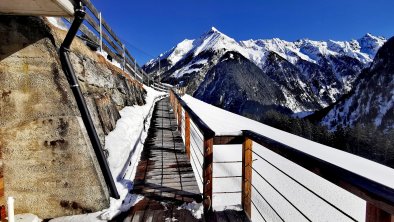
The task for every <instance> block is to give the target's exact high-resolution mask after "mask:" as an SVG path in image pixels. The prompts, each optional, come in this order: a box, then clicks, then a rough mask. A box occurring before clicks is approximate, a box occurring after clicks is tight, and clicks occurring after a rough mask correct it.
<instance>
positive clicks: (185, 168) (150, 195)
mask: <svg viewBox="0 0 394 222" xmlns="http://www.w3.org/2000/svg"><path fill="white" fill-rule="evenodd" d="M132 192H133V193H135V194H140V195H143V196H144V199H143V200H142V201H140V202H139V203H138V204H136V205H135V206H134V207H133V208H132V209H131V210H130V212H128V213H127V214H123V215H121V216H120V217H118V218H116V219H115V220H114V221H122V222H123V221H124V222H140V221H205V219H204V218H203V219H200V220H198V219H196V218H195V217H194V216H193V215H192V213H191V212H190V211H188V210H185V209H181V208H179V207H180V206H181V205H182V204H184V203H190V202H193V201H196V202H201V199H202V198H201V194H200V191H199V189H198V186H197V181H196V178H195V176H194V173H193V169H192V167H191V165H190V161H189V159H188V157H187V155H186V153H185V147H184V144H183V141H182V137H181V134H180V133H179V131H177V123H176V119H175V116H174V113H173V111H172V109H171V106H170V103H169V99H168V98H165V99H163V100H161V101H159V102H157V103H156V106H155V109H154V112H153V117H152V120H151V126H150V128H149V131H148V137H147V139H146V141H145V144H144V149H143V151H142V155H141V159H140V162H139V164H138V167H137V173H136V177H135V179H134V190H133V191H132ZM206 220H207V221H247V220H246V218H245V216H244V214H243V213H241V212H237V211H224V212H215V213H214V214H212V215H211V216H210V217H209V218H208V217H206Z"/></svg>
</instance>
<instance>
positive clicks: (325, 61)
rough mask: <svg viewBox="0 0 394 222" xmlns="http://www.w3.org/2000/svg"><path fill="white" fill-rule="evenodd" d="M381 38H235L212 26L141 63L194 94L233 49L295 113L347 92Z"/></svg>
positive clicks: (368, 62) (332, 99) (145, 67)
mask: <svg viewBox="0 0 394 222" xmlns="http://www.w3.org/2000/svg"><path fill="white" fill-rule="evenodd" d="M385 41H386V40H385V39H384V38H383V37H378V36H373V35H371V34H369V33H367V34H366V35H364V36H363V37H362V38H360V39H358V40H351V41H334V40H329V41H326V42H325V41H315V40H309V39H300V40H297V41H294V42H289V41H285V40H281V39H278V38H274V39H268V40H267V39H265V40H264V39H258V40H246V41H236V40H235V39H233V38H231V37H229V36H227V35H225V34H223V33H222V32H220V31H219V30H217V29H216V28H214V27H212V28H211V29H210V30H209V31H207V32H205V33H204V34H203V35H201V36H200V37H199V38H196V39H185V40H184V41H182V42H180V43H179V44H177V46H175V47H173V48H172V49H170V50H169V51H167V52H166V53H164V54H163V55H162V56H160V57H158V58H156V59H153V60H151V61H149V62H148V63H147V64H145V65H144V66H143V69H144V70H145V71H146V72H147V73H151V74H153V75H156V76H157V74H160V76H157V77H156V78H160V81H163V82H167V83H171V84H174V85H179V86H181V87H186V91H187V92H188V93H189V94H194V93H195V92H196V91H198V89H199V86H200V84H201V83H202V82H203V81H204V79H205V77H206V75H207V73H208V72H209V71H210V70H211V69H214V68H215V66H216V65H217V64H218V62H219V61H220V58H221V57H222V56H223V55H224V54H225V53H227V52H234V53H238V54H240V55H242V56H243V57H245V58H246V59H248V60H249V61H251V62H252V63H254V64H255V65H256V66H257V67H259V68H260V69H261V70H262V71H263V72H264V73H265V74H267V75H268V76H270V78H271V79H272V80H274V81H275V82H276V83H277V84H278V87H279V88H280V89H281V90H282V92H283V94H284V95H285V98H286V101H284V102H283V103H282V104H278V105H285V106H286V107H287V108H289V109H291V110H292V112H293V113H298V112H305V111H315V110H318V109H321V108H324V107H327V106H328V105H330V104H332V103H334V102H336V101H337V99H339V98H340V97H341V96H342V95H344V94H346V93H348V92H349V91H350V90H351V89H352V85H353V83H354V81H355V79H356V78H357V77H358V75H359V73H361V70H362V69H364V68H366V67H368V66H369V64H370V63H371V62H372V60H373V57H374V56H375V53H376V51H377V49H378V48H379V47H380V46H381V45H382V44H383V43H384V42H385ZM159 60H160V67H161V70H160V71H158V67H159V64H158V63H159ZM249 65H250V64H249ZM239 74H240V75H242V72H240V73H239ZM200 94H201V93H200ZM262 99H263V98H262ZM286 104H287V105H286Z"/></svg>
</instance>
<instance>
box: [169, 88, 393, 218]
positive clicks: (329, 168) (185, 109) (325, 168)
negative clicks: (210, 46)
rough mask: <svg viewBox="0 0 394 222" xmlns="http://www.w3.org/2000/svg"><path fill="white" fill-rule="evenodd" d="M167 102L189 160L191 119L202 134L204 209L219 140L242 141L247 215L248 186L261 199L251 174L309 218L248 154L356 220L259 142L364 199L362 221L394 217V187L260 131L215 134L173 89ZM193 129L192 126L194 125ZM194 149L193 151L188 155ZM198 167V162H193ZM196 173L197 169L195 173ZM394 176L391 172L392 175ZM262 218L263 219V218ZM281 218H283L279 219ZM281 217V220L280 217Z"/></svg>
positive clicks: (248, 210)
mask: <svg viewBox="0 0 394 222" xmlns="http://www.w3.org/2000/svg"><path fill="white" fill-rule="evenodd" d="M169 94H170V102H171V104H172V106H173V109H174V113H175V115H176V118H177V121H178V129H179V130H181V131H182V132H181V133H182V134H183V135H184V143H185V149H186V153H187V155H188V157H189V159H190V161H191V162H192V161H193V162H197V161H195V160H193V159H192V158H190V157H191V156H192V157H193V156H195V155H197V154H198V151H191V146H190V140H191V139H190V135H191V122H193V125H195V126H196V127H197V128H198V131H200V132H201V135H202V137H203V138H202V140H203V143H202V146H203V147H202V148H203V152H202V153H201V154H202V155H203V163H202V179H201V180H202V181H201V182H202V185H203V189H202V192H203V198H204V203H203V204H204V212H206V213H208V212H210V211H211V210H212V184H213V183H214V181H213V177H212V175H213V172H212V169H213V145H223V144H242V182H241V186H242V191H241V196H242V197H241V203H242V207H243V210H244V211H245V213H246V214H247V215H248V216H249V218H251V213H252V205H253V204H254V203H253V201H252V198H251V193H252V189H254V190H255V192H256V193H257V196H260V197H261V198H262V199H263V200H264V201H266V200H265V198H264V196H263V195H262V194H261V193H260V191H259V190H258V189H257V188H256V184H254V183H253V179H252V174H253V173H254V175H256V176H257V177H260V178H261V179H262V180H265V181H266V182H267V184H269V185H270V186H271V187H272V189H273V190H275V191H276V192H278V193H279V195H280V196H282V198H283V199H284V200H286V201H287V202H288V203H289V205H291V206H292V207H293V208H294V209H295V210H297V211H298V212H299V213H300V214H301V215H302V216H303V217H304V218H305V220H308V221H312V220H311V218H308V216H307V215H306V214H305V213H304V212H302V211H301V210H300V209H299V208H298V207H297V206H296V205H295V204H294V203H292V202H291V201H290V200H289V199H288V198H286V196H284V195H283V194H281V193H280V191H279V190H277V189H276V188H275V187H274V186H273V185H272V184H271V183H270V182H269V181H268V180H267V179H266V178H264V177H263V176H262V174H261V173H260V171H259V169H256V168H254V167H253V160H252V155H255V156H256V157H257V158H259V159H261V160H262V161H265V162H266V163H267V164H269V165H270V166H272V167H274V168H276V169H277V170H278V171H279V172H280V173H281V174H283V175H284V176H286V177H288V178H289V179H290V180H292V181H293V182H295V183H296V184H298V185H299V186H301V187H302V188H303V189H305V190H306V191H307V192H310V193H311V194H312V195H314V196H316V198H318V199H320V200H321V201H323V202H324V203H325V204H327V205H328V206H330V207H332V208H333V209H335V210H336V211H338V212H339V213H340V214H342V215H343V216H344V217H346V218H348V220H352V221H357V219H355V218H353V217H352V216H351V215H350V214H349V213H348V212H344V211H343V210H341V208H339V207H338V206H336V205H335V204H333V203H330V201H328V200H326V199H325V198H324V197H322V196H320V195H319V194H318V193H316V192H314V191H313V190H311V189H310V188H308V187H307V186H305V185H304V184H302V183H301V182H300V181H298V180H297V179H296V178H293V177H292V176H290V175H289V174H287V173H286V172H284V171H283V170H281V169H280V168H278V167H277V166H275V165H274V164H272V163H271V162H270V160H267V159H266V158H264V157H262V156H261V155H259V153H257V152H256V150H255V149H256V148H254V144H260V145H261V146H259V148H261V147H263V148H265V149H268V150H270V151H272V152H274V153H276V154H278V155H280V156H282V157H284V158H286V159H287V160H289V161H291V162H293V163H295V164H297V165H299V166H301V167H303V168H304V169H306V170H308V171H310V172H312V173H314V174H316V175H318V176H319V177H321V178H324V179H325V180H328V181H330V182H331V183H333V184H335V185H337V186H338V187H340V188H342V189H344V190H347V191H348V192H350V193H352V194H354V195H355V196H358V197H360V198H361V199H363V200H365V201H366V202H367V207H366V221H384V222H393V221H394V216H393V215H394V190H393V188H391V187H387V186H385V185H382V184H380V183H377V182H375V181H372V180H370V179H368V178H365V177H362V176H360V175H358V174H356V173H354V172H351V171H349V170H347V169H344V168H341V167H338V166H336V165H334V164H332V163H329V162H326V161H324V160H321V159H318V158H316V157H314V156H312V155H309V154H307V153H304V152H301V151H299V150H297V149H295V148H292V147H290V146H288V145H285V144H282V143H280V142H278V141H275V140H273V139H271V138H268V137H266V136H264V135H260V134H258V133H256V132H253V131H250V130H244V131H242V134H241V135H237V136H234V135H228V136H226V135H220V136H216V135H215V132H214V131H213V130H212V129H211V128H210V127H209V126H208V125H207V124H206V123H204V121H203V120H202V119H201V118H200V117H199V116H198V115H197V114H196V113H195V112H194V111H193V110H192V109H191V108H190V107H189V106H188V105H187V104H186V103H185V102H184V101H183V100H182V99H181V98H180V96H179V95H178V94H176V93H175V92H174V91H173V90H171V91H170V92H169ZM194 130H196V129H194ZM193 152H194V155H192V154H193ZM195 167H197V168H198V164H196V166H195ZM197 174H198V173H197ZM393 179H394V175H393ZM268 206H270V207H271V208H272V210H273V211H274V212H275V213H276V214H277V216H278V218H280V219H282V217H281V215H279V214H278V213H277V211H275V209H274V208H273V207H272V206H271V205H270V204H269V203H268ZM256 209H257V213H259V214H260V216H261V217H262V218H263V219H264V215H263V214H262V213H261V212H260V211H259V209H258V208H257V207H256ZM264 220H265V219H264ZM282 220H283V219H282ZM283 221H284V220H283Z"/></svg>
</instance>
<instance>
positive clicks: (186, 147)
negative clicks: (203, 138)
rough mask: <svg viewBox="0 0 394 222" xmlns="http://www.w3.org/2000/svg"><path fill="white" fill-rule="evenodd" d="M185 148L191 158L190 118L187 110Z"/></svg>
mask: <svg viewBox="0 0 394 222" xmlns="http://www.w3.org/2000/svg"><path fill="white" fill-rule="evenodd" d="M185 150H186V155H187V157H188V159H189V160H190V118H189V114H188V113H187V112H186V111H185Z"/></svg>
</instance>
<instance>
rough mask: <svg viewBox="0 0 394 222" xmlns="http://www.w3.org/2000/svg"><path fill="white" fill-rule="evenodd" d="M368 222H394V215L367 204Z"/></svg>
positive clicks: (366, 219)
mask: <svg viewBox="0 0 394 222" xmlns="http://www.w3.org/2000/svg"><path fill="white" fill-rule="evenodd" d="M365 221H366V222H394V215H390V214H389V213H387V212H386V211H384V210H382V209H380V208H378V207H376V206H375V205H373V204H371V203H368V202H367V209H366V216H365Z"/></svg>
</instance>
